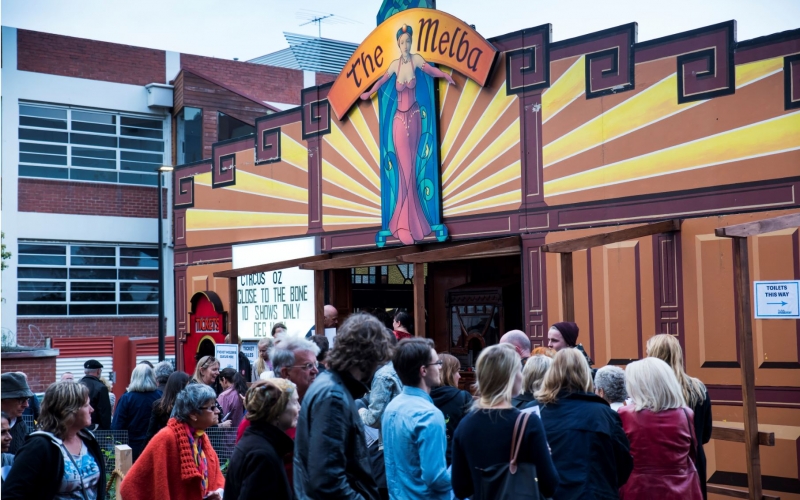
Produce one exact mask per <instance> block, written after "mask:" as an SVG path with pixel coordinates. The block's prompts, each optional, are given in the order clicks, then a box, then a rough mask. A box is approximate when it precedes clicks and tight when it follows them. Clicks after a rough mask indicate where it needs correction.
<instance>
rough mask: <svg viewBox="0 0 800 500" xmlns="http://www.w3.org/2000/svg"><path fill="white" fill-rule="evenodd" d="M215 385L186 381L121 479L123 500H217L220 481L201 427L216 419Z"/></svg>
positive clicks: (207, 441) (221, 487)
mask: <svg viewBox="0 0 800 500" xmlns="http://www.w3.org/2000/svg"><path fill="white" fill-rule="evenodd" d="M215 402H216V394H215V393H214V389H212V388H211V387H209V386H207V385H203V384H191V385H187V386H186V388H185V389H184V390H182V391H181V392H180V394H178V398H177V399H176V400H175V405H174V406H173V408H172V418H170V419H169V422H168V423H167V426H166V427H164V428H163V429H161V430H160V431H159V432H158V434H156V435H155V436H154V437H153V439H152V440H151V441H150V443H149V444H148V445H147V448H145V450H144V452H143V453H142V455H141V456H140V457H139V460H138V461H137V462H136V463H135V464H133V467H132V468H131V470H130V471H129V472H128V474H126V475H125V479H124V480H123V481H122V485H121V487H120V488H121V490H120V492H121V493H122V498H159V499H163V500H171V499H177V498H180V499H184V498H185V499H192V500H201V499H207V500H221V499H222V493H223V490H224V488H225V479H224V477H223V476H222V471H221V470H220V468H219V459H218V458H217V454H216V452H214V448H212V446H211V441H210V440H209V439H208V436H207V435H206V433H205V431H206V429H208V428H209V427H211V426H212V425H214V424H216V423H217V418H218V412H219V410H217V406H216V404H215Z"/></svg>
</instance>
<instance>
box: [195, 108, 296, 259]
mask: <svg viewBox="0 0 800 500" xmlns="http://www.w3.org/2000/svg"><path fill="white" fill-rule="evenodd" d="M281 132H282V133H281V160H280V161H279V162H275V163H268V164H263V165H256V164H255V161H254V157H253V146H252V140H251V142H250V143H249V147H247V148H246V149H244V150H243V151H239V152H237V153H236V158H235V165H236V166H235V168H236V183H235V184H233V185H230V186H226V187H223V188H217V189H212V187H211V182H212V178H211V172H208V173H204V174H199V175H196V176H195V177H194V185H195V200H196V201H195V205H194V207H192V208H190V209H188V210H186V244H187V245H188V246H205V245H213V244H218V243H221V242H240V241H251V240H261V239H266V238H277V237H283V236H293V235H301V234H305V233H306V231H307V229H308V149H307V148H306V146H305V142H304V141H303V140H302V139H301V137H302V132H301V127H300V123H293V124H290V125H286V126H283V127H282V128H281ZM243 148H244V146H243Z"/></svg>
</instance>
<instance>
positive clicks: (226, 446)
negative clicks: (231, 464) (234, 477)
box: [206, 427, 236, 473]
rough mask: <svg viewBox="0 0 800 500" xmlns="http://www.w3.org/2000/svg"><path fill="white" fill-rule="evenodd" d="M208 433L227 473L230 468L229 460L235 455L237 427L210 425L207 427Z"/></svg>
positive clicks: (223, 469)
mask: <svg viewBox="0 0 800 500" xmlns="http://www.w3.org/2000/svg"><path fill="white" fill-rule="evenodd" d="M206 435H207V436H208V439H209V441H211V446H212V447H213V448H214V451H215V452H216V453H217V457H218V458H219V466H220V467H221V468H222V472H223V473H226V472H227V468H228V460H230V459H231V456H232V455H233V448H234V447H235V446H236V429H234V428H224V427H209V428H208V429H206Z"/></svg>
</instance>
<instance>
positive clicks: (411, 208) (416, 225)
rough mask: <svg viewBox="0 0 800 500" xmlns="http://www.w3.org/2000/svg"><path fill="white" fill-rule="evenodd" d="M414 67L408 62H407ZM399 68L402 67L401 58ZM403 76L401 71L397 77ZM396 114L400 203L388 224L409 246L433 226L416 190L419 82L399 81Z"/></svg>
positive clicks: (394, 124)
mask: <svg viewBox="0 0 800 500" xmlns="http://www.w3.org/2000/svg"><path fill="white" fill-rule="evenodd" d="M406 64H411V61H410V60H409V62H408V63H406ZM400 65H401V66H402V65H403V60H402V58H401V59H400ZM399 73H400V71H399V68H398V74H399ZM395 85H396V89H397V111H396V112H395V114H394V121H393V127H392V138H393V139H394V148H395V152H396V154H397V162H398V163H399V164H400V165H399V171H398V186H397V204H396V205H395V208H394V214H392V218H391V220H390V221H389V230H390V231H391V232H392V234H393V235H394V236H395V237H396V238H398V239H399V240H400V241H401V242H403V243H404V244H406V245H411V244H413V243H414V242H415V241H419V240H421V239H422V238H424V237H425V236H426V235H428V234H429V233H430V232H431V226H430V224H428V220H427V219H426V217H425V213H424V212H423V211H422V205H420V201H419V190H418V188H417V148H418V147H419V140H420V131H421V129H422V120H421V118H420V113H419V104H417V95H416V88H417V79H416V77H414V78H412V79H411V80H409V81H408V82H406V83H400V82H399V81H397V82H396V84H395Z"/></svg>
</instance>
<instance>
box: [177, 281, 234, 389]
mask: <svg viewBox="0 0 800 500" xmlns="http://www.w3.org/2000/svg"><path fill="white" fill-rule="evenodd" d="M227 315H228V313H226V312H225V310H223V308H222V301H221V300H220V298H219V295H217V294H216V293H214V292H211V291H205V292H197V293H195V294H194V295H192V300H191V310H190V311H189V333H188V334H186V338H184V339H183V340H182V341H183V371H185V372H186V373H188V374H189V375H192V374H193V373H194V369H195V366H196V365H197V360H198V359H200V358H202V357H203V356H206V355H211V356H213V355H214V349H215V346H216V345H217V343H222V342H223V341H224V339H225V334H226V326H225V325H226V320H227Z"/></svg>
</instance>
